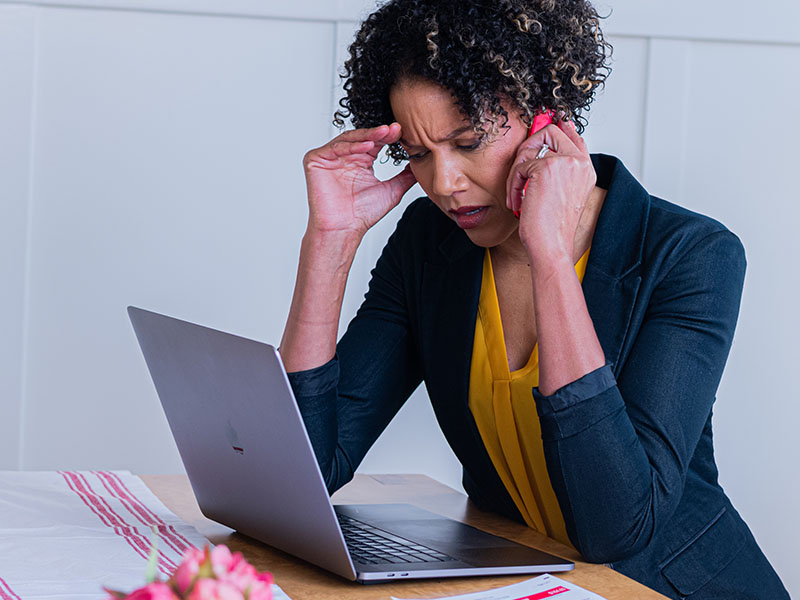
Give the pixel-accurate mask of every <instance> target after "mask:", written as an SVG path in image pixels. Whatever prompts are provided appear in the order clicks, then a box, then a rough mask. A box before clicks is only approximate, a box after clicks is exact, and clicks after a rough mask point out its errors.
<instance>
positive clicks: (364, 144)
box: [329, 140, 375, 158]
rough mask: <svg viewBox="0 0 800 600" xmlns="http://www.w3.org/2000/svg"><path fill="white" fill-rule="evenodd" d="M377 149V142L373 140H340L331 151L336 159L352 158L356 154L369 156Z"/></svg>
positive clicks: (333, 145)
mask: <svg viewBox="0 0 800 600" xmlns="http://www.w3.org/2000/svg"><path fill="white" fill-rule="evenodd" d="M374 147H375V142H373V141H371V140H365V141H356V142H348V141H344V140H338V141H336V142H334V143H333V144H331V145H330V146H329V150H330V151H331V152H332V153H333V156H334V157H336V158H343V157H348V156H352V155H354V154H369V153H370V151H371V150H372V149H373V148H374Z"/></svg>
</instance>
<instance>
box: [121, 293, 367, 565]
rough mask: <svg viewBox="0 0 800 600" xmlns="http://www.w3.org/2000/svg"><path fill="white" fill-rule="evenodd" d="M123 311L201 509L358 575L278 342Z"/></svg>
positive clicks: (134, 310)
mask: <svg viewBox="0 0 800 600" xmlns="http://www.w3.org/2000/svg"><path fill="white" fill-rule="evenodd" d="M128 315H129V316H130V319H131V323H132V324H133V328H134V331H135V332H136V337H137V338H138V340H139V345H140V346H141V349H142V353H143V354H144V358H145V362H146V363H147V367H148V369H149V371H150V375H151V377H152V379H153V383H154V384H155V387H156V391H157V392H158V396H159V398H160V400H161V404H162V406H163V408H164V413H165V414H166V417H167V421H168V423H169V426H170V429H171V430H172V435H173V437H174V438H175V443H176V444H177V446H178V452H179V453H180V456H181V460H182V461H183V464H184V467H185V468H186V474H187V475H188V477H189V481H190V482H191V485H192V490H193V491H194V494H195V497H196V498H197V503H198V504H199V505H200V509H201V511H202V512H203V514H204V515H205V516H207V517H208V518H209V519H212V520H214V521H218V522H220V523H223V524H225V525H227V526H228V527H231V528H233V529H236V530H237V531H241V532H242V533H245V534H247V535H249V536H251V537H253V538H256V539H259V540H261V541H263V542H265V543H267V544H269V545H271V546H274V547H276V548H280V549H281V550H283V551H285V552H287V553H289V554H293V555H295V556H298V557H300V558H302V559H304V560H307V561H308V562H311V563H314V564H316V565H318V566H320V567H322V568H324V569H327V570H329V571H332V572H334V573H336V574H338V575H341V576H342V577H346V578H348V579H355V578H356V572H355V568H354V566H353V562H352V560H351V559H350V556H349V554H348V552H347V547H346V545H345V542H344V538H343V537H342V532H341V530H340V528H339V525H338V522H337V519H336V516H335V514H334V512H333V507H332V505H331V502H330V498H329V497H328V493H327V489H326V487H325V483H324V481H323V479H322V474H321V472H320V470H319V465H318V464H317V460H316V457H315V456H314V451H313V449H312V446H311V443H310V440H309V439H308V435H307V434H306V430H305V426H304V424H303V421H302V417H301V416H300V413H299V411H298V409H297V405H296V404H295V403H294V402H287V401H286V397H285V396H286V393H285V390H287V389H291V388H289V382H288V379H287V378H286V374H285V371H284V370H283V367H282V365H281V362H280V356H279V355H278V353H277V352H276V350H275V348H273V347H272V346H270V345H268V344H262V343H259V342H255V341H253V340H248V339H245V338H241V337H238V336H234V335H231V334H228V333H223V332H221V331H217V330H214V329H209V328H207V327H202V326H200V325H195V324H192V323H188V322H186V321H180V320H178V319H173V318H171V317H167V316H164V315H160V314H157V313H154V312H149V311H145V310H142V309H139V308H136V307H129V308H128ZM276 425H278V426H276Z"/></svg>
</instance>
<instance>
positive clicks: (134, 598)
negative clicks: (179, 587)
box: [112, 583, 180, 600]
mask: <svg viewBox="0 0 800 600" xmlns="http://www.w3.org/2000/svg"><path fill="white" fill-rule="evenodd" d="M112 597H113V596H112ZM125 600H180V599H179V598H178V596H176V595H175V593H174V592H173V591H172V590H171V589H170V587H169V586H168V585H167V584H165V583H151V584H149V585H146V586H145V587H143V588H139V589H138V590H134V591H133V592H131V593H130V594H128V595H127V596H125Z"/></svg>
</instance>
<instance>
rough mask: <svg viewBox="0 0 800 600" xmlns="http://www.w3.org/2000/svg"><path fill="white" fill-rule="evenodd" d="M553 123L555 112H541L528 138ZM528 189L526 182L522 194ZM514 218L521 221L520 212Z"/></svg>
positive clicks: (516, 211)
mask: <svg viewBox="0 0 800 600" xmlns="http://www.w3.org/2000/svg"><path fill="white" fill-rule="evenodd" d="M552 122H553V111H552V110H545V111H543V112H540V113H539V114H538V115H536V116H535V117H533V123H532V124H531V127H530V129H528V137H531V136H532V135H533V134H534V133H536V132H537V131H539V130H540V129H542V128H544V127H547V126H548V125H550V123H552ZM527 189H528V183H527V182H525V187H524V188H522V193H523V194H524V193H525V190H527ZM514 216H515V217H517V218H518V219H519V211H518V210H515V211H514Z"/></svg>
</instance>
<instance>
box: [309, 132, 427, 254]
mask: <svg viewBox="0 0 800 600" xmlns="http://www.w3.org/2000/svg"><path fill="white" fill-rule="evenodd" d="M399 139H400V124H399V123H392V124H391V125H381V126H379V127H373V128H371V129H354V130H351V131H346V132H344V133H342V134H340V135H338V136H336V137H335V138H333V139H332V140H331V141H330V142H328V143H327V144H325V145H324V146H322V147H321V148H316V149H314V150H310V151H309V152H308V153H306V155H305V157H304V158H303V167H304V169H305V175H306V187H307V190H308V207H309V216H308V227H309V230H312V231H316V232H324V233H329V232H330V233H333V232H336V233H344V234H350V233H352V234H354V235H356V236H358V239H360V238H361V237H363V235H364V234H365V233H366V232H367V230H368V229H369V228H370V227H372V226H373V225H375V223H377V222H378V221H379V220H380V219H381V218H383V217H384V215H386V213H388V212H389V211H390V210H391V209H393V208H394V207H395V206H397V204H398V203H399V202H400V199H401V198H402V197H403V194H405V193H406V192H407V191H408V190H409V189H410V188H411V186H412V185H414V183H415V182H416V179H415V178H414V175H413V174H412V173H411V169H410V168H409V167H408V166H406V168H405V169H404V170H403V171H401V172H400V173H398V174H397V175H395V176H394V177H392V178H391V179H388V180H387V181H380V180H379V179H378V178H377V177H375V173H374V171H373V169H372V165H373V163H374V162H375V159H376V158H377V157H378V153H379V152H380V151H381V149H382V148H383V147H384V146H386V145H387V144H393V143H394V142H396V141H398V140H399Z"/></svg>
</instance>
